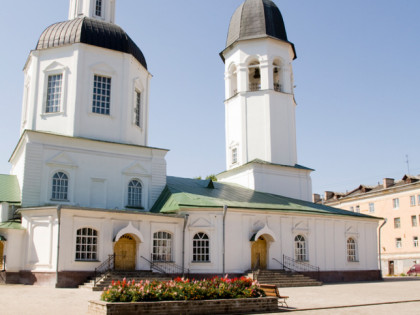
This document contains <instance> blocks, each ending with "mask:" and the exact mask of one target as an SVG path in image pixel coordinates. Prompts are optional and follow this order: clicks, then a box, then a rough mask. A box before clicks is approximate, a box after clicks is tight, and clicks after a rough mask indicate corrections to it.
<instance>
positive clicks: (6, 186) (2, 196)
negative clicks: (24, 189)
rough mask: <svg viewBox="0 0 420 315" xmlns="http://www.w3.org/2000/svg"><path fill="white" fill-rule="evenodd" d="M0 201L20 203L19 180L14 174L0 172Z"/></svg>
mask: <svg viewBox="0 0 420 315" xmlns="http://www.w3.org/2000/svg"><path fill="white" fill-rule="evenodd" d="M0 202H8V203H12V204H20V202H21V200H20V188H19V182H18V180H17V177H16V176H15V175H4V174H0Z"/></svg>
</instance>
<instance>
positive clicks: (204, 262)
mask: <svg viewBox="0 0 420 315" xmlns="http://www.w3.org/2000/svg"><path fill="white" fill-rule="evenodd" d="M191 263H192V264H211V261H210V260H209V261H191Z"/></svg>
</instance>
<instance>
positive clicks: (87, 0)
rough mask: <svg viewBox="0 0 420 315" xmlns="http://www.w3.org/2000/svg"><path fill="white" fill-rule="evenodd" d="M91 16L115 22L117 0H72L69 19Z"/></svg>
mask: <svg viewBox="0 0 420 315" xmlns="http://www.w3.org/2000/svg"><path fill="white" fill-rule="evenodd" d="M78 17H90V18H93V19H97V20H101V21H104V22H108V23H114V22H115V0H70V8H69V20H72V19H75V18H78Z"/></svg>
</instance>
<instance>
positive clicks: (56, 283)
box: [55, 205, 61, 288]
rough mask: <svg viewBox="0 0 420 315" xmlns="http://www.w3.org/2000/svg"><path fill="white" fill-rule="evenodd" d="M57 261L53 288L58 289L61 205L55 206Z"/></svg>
mask: <svg viewBox="0 0 420 315" xmlns="http://www.w3.org/2000/svg"><path fill="white" fill-rule="evenodd" d="M57 224H58V228H57V260H56V267H55V287H56V288H58V287H59V286H58V264H59V262H60V234H61V233H60V230H61V205H59V206H57Z"/></svg>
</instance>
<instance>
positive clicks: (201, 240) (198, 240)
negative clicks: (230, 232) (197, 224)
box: [193, 233, 210, 262]
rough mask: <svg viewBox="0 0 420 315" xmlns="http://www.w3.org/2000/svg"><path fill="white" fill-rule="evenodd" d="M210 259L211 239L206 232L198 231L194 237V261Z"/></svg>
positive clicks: (207, 260)
mask: <svg viewBox="0 0 420 315" xmlns="http://www.w3.org/2000/svg"><path fill="white" fill-rule="evenodd" d="M209 261H210V240H209V237H208V235H207V234H206V233H197V234H195V235H194V238H193V262H209Z"/></svg>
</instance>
